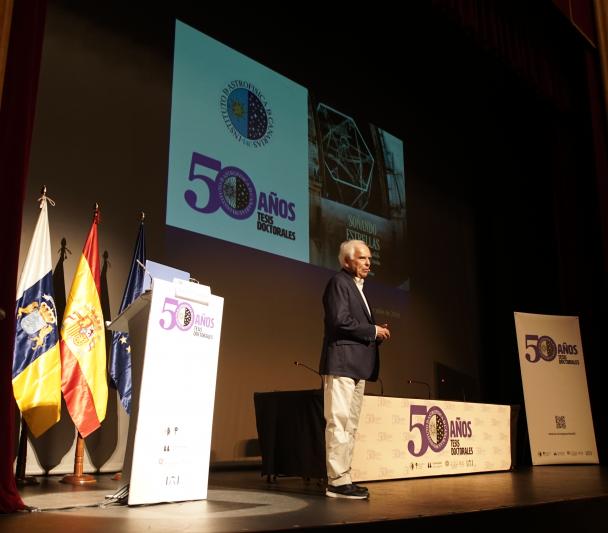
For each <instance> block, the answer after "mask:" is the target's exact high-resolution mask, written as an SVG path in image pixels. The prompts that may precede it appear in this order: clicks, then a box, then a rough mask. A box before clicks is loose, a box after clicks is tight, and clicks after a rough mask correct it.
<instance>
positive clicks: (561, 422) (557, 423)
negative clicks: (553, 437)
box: [555, 416, 566, 429]
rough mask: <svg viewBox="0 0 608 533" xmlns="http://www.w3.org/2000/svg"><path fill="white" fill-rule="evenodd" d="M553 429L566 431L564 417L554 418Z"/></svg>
mask: <svg viewBox="0 0 608 533" xmlns="http://www.w3.org/2000/svg"><path fill="white" fill-rule="evenodd" d="M555 427H556V428H557V429H566V417H565V416H556V417H555Z"/></svg>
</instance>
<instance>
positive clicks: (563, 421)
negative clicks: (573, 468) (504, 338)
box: [515, 312, 599, 465]
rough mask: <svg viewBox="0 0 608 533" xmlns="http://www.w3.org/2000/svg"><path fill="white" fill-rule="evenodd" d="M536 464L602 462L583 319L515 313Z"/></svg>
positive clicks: (531, 444)
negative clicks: (596, 438) (593, 413)
mask: <svg viewBox="0 0 608 533" xmlns="http://www.w3.org/2000/svg"><path fill="white" fill-rule="evenodd" d="M515 330H516V332H517V348H518V351H519V365H520V369H521V379H522V382H523V387H524V398H525V401H526V418H527V421H528V434H529V437H530V451H531V453H532V464H533V465H552V464H576V463H591V464H596V463H598V462H599V459H598V455H597V447H596V443H595V433H594V430H593V418H592V416H591V404H590V401H589V392H588V390H587V375H586V372H585V359H584V357H583V344H582V342H581V333H580V330H579V324H578V317H576V316H553V315H535V314H530V313H517V312H516V313H515Z"/></svg>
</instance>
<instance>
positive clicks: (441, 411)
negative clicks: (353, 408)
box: [352, 396, 511, 481]
mask: <svg viewBox="0 0 608 533" xmlns="http://www.w3.org/2000/svg"><path fill="white" fill-rule="evenodd" d="M510 421H511V407H510V406H509V405H492V404H481V403H466V402H450V401H441V400H421V399H410V398H389V397H386V396H365V397H364V398H363V407H362V410H361V419H360V422H359V429H358V431H357V436H356V444H355V451H354V454H353V463H352V478H353V481H371V480H379V479H398V478H410V477H424V476H439V475H449V474H468V473H473V472H490V471H500V470H508V469H509V468H510V467H511V423H510Z"/></svg>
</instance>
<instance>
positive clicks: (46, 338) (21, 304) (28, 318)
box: [13, 195, 61, 437]
mask: <svg viewBox="0 0 608 533" xmlns="http://www.w3.org/2000/svg"><path fill="white" fill-rule="evenodd" d="M40 209H41V210H40V215H39V217H38V222H37V224H36V228H35V229H34V236H33V237H32V242H31V244H30V247H29V250H28V252H27V257H26V259H25V264H24V265H23V271H22V272H21V277H20V278H19V287H18V289H17V305H16V314H17V321H16V332H15V348H14V351H13V393H14V395H15V400H16V401H17V405H18V406H19V409H20V410H21V412H22V413H23V417H24V418H25V421H26V422H27V425H28V427H29V428H30V431H31V432H32V434H33V435H34V436H35V437H39V436H40V435H42V434H43V433H44V432H45V431H46V430H47V429H49V428H50V427H51V426H52V425H53V424H55V423H56V422H57V421H58V420H59V416H60V413H61V366H60V358H59V334H58V331H57V309H56V308H55V300H54V298H53V276H52V263H51V236H50V232H49V217H48V210H47V198H46V196H44V195H43V196H42V198H41V202H40Z"/></svg>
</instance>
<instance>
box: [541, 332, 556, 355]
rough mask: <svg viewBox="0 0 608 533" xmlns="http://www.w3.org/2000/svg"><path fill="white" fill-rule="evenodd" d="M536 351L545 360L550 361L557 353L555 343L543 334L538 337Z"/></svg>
mask: <svg viewBox="0 0 608 533" xmlns="http://www.w3.org/2000/svg"><path fill="white" fill-rule="evenodd" d="M538 351H539V353H540V356H541V357H542V358H543V359H544V360H545V361H552V360H553V359H555V356H556V355H557V345H556V344H555V341H554V340H553V339H552V338H551V337H548V336H547V335H543V336H542V337H540V339H538Z"/></svg>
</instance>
